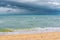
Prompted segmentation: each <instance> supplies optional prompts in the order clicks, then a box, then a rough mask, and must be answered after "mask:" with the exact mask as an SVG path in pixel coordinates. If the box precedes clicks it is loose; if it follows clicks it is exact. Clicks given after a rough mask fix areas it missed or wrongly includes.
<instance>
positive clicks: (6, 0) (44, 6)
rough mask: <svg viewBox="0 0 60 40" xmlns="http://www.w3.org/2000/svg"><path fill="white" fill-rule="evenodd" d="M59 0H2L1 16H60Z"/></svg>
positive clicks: (0, 2)
mask: <svg viewBox="0 0 60 40" xmlns="http://www.w3.org/2000/svg"><path fill="white" fill-rule="evenodd" d="M59 2H60V1H59V0H0V14H24V15H25V14H29V15H30V14H33V15H38V14H39V15H41V14H42V15H43V14H45V15H46V14H49V15H50V14H59V13H60V3H59Z"/></svg>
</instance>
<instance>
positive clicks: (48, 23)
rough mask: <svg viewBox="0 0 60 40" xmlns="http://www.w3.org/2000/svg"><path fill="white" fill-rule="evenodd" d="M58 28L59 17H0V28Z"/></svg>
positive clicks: (59, 25) (59, 24)
mask: <svg viewBox="0 0 60 40" xmlns="http://www.w3.org/2000/svg"><path fill="white" fill-rule="evenodd" d="M34 27H60V16H59V15H12V16H0V28H34Z"/></svg>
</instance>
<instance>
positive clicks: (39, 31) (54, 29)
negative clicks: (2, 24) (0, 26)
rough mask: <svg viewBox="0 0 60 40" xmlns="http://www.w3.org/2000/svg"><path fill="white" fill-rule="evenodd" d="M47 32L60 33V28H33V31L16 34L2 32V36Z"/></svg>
mask: <svg viewBox="0 0 60 40" xmlns="http://www.w3.org/2000/svg"><path fill="white" fill-rule="evenodd" d="M45 32H60V27H47V28H32V29H31V30H16V31H14V32H0V35H10V34H35V33H45Z"/></svg>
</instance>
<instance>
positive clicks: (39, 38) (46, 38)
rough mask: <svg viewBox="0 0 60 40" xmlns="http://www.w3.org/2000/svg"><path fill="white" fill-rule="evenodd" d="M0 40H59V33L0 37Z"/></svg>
mask: <svg viewBox="0 0 60 40" xmlns="http://www.w3.org/2000/svg"><path fill="white" fill-rule="evenodd" d="M0 40H60V32H46V33H38V34H14V35H13V34H11V35H0Z"/></svg>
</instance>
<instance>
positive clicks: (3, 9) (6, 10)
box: [0, 7, 29, 14]
mask: <svg viewBox="0 0 60 40" xmlns="http://www.w3.org/2000/svg"><path fill="white" fill-rule="evenodd" d="M25 12H29V11H28V10H25V9H14V8H7V7H0V14H2V13H4V14H7V13H20V14H21V13H25Z"/></svg>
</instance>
